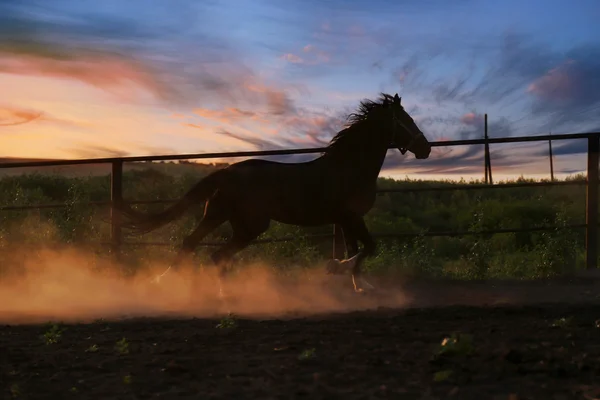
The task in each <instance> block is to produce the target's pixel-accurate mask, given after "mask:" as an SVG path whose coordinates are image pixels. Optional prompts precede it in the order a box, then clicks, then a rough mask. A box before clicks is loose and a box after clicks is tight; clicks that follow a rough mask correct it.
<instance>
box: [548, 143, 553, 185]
mask: <svg viewBox="0 0 600 400" xmlns="http://www.w3.org/2000/svg"><path fill="white" fill-rule="evenodd" d="M550 135H552V132H551V133H550ZM548 156H549V157H550V181H552V182H554V156H553V154H552V139H548Z"/></svg>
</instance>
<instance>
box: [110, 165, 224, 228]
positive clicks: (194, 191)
mask: <svg viewBox="0 0 600 400" xmlns="http://www.w3.org/2000/svg"><path fill="white" fill-rule="evenodd" d="M221 173H222V171H216V172H213V173H212V174H210V175H208V176H206V177H205V178H203V179H202V180H200V182H198V183H196V184H195V185H194V186H193V187H192V188H191V189H190V190H189V191H188V192H187V193H186V194H184V195H183V197H182V198H181V199H179V200H178V201H177V202H176V203H174V204H173V205H171V206H170V207H168V208H166V209H165V210H164V211H161V212H159V213H156V214H150V215H148V214H144V213H142V212H139V211H136V210H134V209H132V208H131V206H129V205H125V204H121V206H120V207H119V211H120V214H121V215H122V216H123V217H125V221H121V222H120V223H119V225H120V226H121V227H123V228H126V229H129V230H131V231H134V232H135V233H137V234H145V233H148V232H151V231H153V230H156V229H158V228H160V227H162V226H164V225H166V224H168V223H169V222H171V221H173V220H175V219H177V218H179V217H181V216H182V215H183V214H184V213H185V212H186V211H187V210H188V208H190V206H192V205H193V204H197V203H200V202H202V201H205V200H207V199H208V198H209V197H211V196H212V195H213V194H214V193H215V192H216V190H217V188H218V185H219V181H220V179H219V178H220V176H221Z"/></svg>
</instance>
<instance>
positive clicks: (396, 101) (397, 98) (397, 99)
mask: <svg viewBox="0 0 600 400" xmlns="http://www.w3.org/2000/svg"><path fill="white" fill-rule="evenodd" d="M401 100H402V99H401V98H400V96H398V93H396V95H395V96H394V103H396V104H400V101H401Z"/></svg>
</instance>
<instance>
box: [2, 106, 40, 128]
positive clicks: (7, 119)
mask: <svg viewBox="0 0 600 400" xmlns="http://www.w3.org/2000/svg"><path fill="white" fill-rule="evenodd" d="M41 116H42V113H41V112H38V111H33V110H27V109H23V108H16V107H3V108H0V126H14V125H22V124H26V123H28V122H31V121H34V120H36V119H39V118H41Z"/></svg>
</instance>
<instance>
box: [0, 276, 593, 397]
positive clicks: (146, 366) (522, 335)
mask: <svg viewBox="0 0 600 400" xmlns="http://www.w3.org/2000/svg"><path fill="white" fill-rule="evenodd" d="M376 283H377V286H379V287H380V290H381V292H380V293H379V294H378V295H377V296H375V295H371V296H355V295H350V294H345V295H344V296H347V297H346V298H345V301H346V302H348V303H352V304H350V305H351V306H350V305H349V306H348V307H347V308H346V309H345V310H342V311H335V310H327V309H324V310H323V311H322V312H320V313H318V314H314V313H310V312H307V310H306V309H304V310H300V311H298V310H295V311H294V310H291V311H289V312H287V313H279V315H277V313H271V314H270V315H264V316H260V315H258V313H256V312H255V313H254V314H252V315H250V314H249V313H244V312H243V307H242V308H239V307H238V309H237V310H238V312H239V314H242V316H241V317H236V316H235V315H234V316H233V318H232V319H227V318H222V317H218V316H213V317H201V318H193V317H191V316H181V315H179V316H169V315H167V313H166V312H165V313H164V314H165V315H162V316H161V315H153V316H152V317H135V318H131V317H130V316H128V317H127V318H119V317H118V316H117V315H116V314H114V313H113V314H111V315H112V317H111V318H110V319H102V320H96V321H92V322H89V321H86V322H77V321H75V320H74V321H71V322H69V323H60V324H55V325H52V324H49V323H44V324H40V323H35V324H32V323H28V324H25V323H17V322H16V321H15V320H13V321H12V322H11V321H9V320H8V319H6V316H7V314H3V315H4V318H5V322H4V323H5V325H3V326H0V387H1V392H0V393H1V398H3V399H4V398H6V399H9V398H17V399H70V398H73V399H150V398H165V399H170V398H190V399H192V398H194V399H240V398H244V399H245V398H255V399H338V398H343V399H371V398H390V399H403V398H406V399H443V398H455V399H511V400H516V399H571V398H573V399H595V398H600V380H599V379H598V377H599V376H600V284H598V283H597V281H596V280H590V279H581V280H578V281H570V282H544V283H511V282H504V283H498V282H480V283H469V284H456V283H448V282H437V283H431V282H403V283H399V282H390V281H389V280H388V281H387V283H386V281H384V280H381V281H379V282H376ZM283 293H285V291H284V292H283ZM398 293H401V294H402V299H403V302H402V304H401V305H400V304H399V303H398V302H397V301H396V302H391V301H387V302H386V299H390V298H394V299H397V298H398V296H397V295H398ZM242 297H243V296H242ZM239 302H240V303H239V304H244V300H243V298H242V299H239ZM386 304H387V305H386ZM390 304H391V306H390ZM255 311H256V310H255ZM310 314H312V315H310ZM220 323H221V324H222V325H220V326H218V324H220ZM230 324H231V325H230ZM452 334H457V335H459V336H457V337H458V339H459V341H458V344H454V345H453V342H452V341H450V342H449V343H447V344H446V345H444V346H442V341H443V339H444V338H445V337H450V336H451V335H452ZM464 335H470V336H464Z"/></svg>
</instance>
